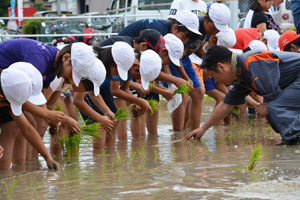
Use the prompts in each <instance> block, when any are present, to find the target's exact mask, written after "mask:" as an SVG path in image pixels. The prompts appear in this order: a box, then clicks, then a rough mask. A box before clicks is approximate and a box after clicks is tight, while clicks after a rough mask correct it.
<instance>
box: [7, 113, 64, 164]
mask: <svg viewBox="0 0 300 200" xmlns="http://www.w3.org/2000/svg"><path fill="white" fill-rule="evenodd" d="M12 116H13V118H14V121H15V122H16V124H17V125H18V127H19V128H20V129H21V132H22V134H23V135H24V137H25V138H26V139H27V140H28V142H29V143H30V144H31V145H32V146H33V147H34V148H35V149H36V150H37V151H38V152H39V153H40V154H41V155H42V156H43V158H44V159H45V160H46V162H47V165H48V168H49V169H58V168H59V164H58V163H57V162H55V161H54V160H53V159H52V158H51V155H50V153H49V152H48V150H47V148H46V147H45V145H44V143H43V141H42V139H41V137H40V135H39V133H38V132H37V131H36V129H35V128H34V127H33V126H32V125H31V124H30V123H29V121H28V120H27V119H26V117H25V116H24V114H21V115H20V116H14V115H12Z"/></svg>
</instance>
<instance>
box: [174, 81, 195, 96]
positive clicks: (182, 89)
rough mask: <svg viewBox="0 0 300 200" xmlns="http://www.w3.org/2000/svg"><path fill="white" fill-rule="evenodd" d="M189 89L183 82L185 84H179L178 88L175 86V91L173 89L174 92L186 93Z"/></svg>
mask: <svg viewBox="0 0 300 200" xmlns="http://www.w3.org/2000/svg"><path fill="white" fill-rule="evenodd" d="M190 91H191V89H190V88H189V86H188V85H187V84H186V83H185V84H182V85H181V86H179V88H177V89H176V90H175V91H174V94H184V95H185V94H187V93H189V92H190Z"/></svg>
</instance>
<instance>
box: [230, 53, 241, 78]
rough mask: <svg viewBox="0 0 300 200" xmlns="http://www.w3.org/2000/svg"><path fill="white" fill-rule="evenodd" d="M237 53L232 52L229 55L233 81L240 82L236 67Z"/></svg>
mask: <svg viewBox="0 0 300 200" xmlns="http://www.w3.org/2000/svg"><path fill="white" fill-rule="evenodd" d="M237 55H238V54H237V53H232V55H231V69H232V72H233V74H234V76H235V77H236V80H235V81H234V83H240V81H241V80H240V79H239V75H238V69H237Z"/></svg>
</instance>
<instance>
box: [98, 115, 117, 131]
mask: <svg viewBox="0 0 300 200" xmlns="http://www.w3.org/2000/svg"><path fill="white" fill-rule="evenodd" d="M99 123H100V125H101V127H102V128H104V129H105V130H106V131H112V130H113V128H114V125H115V123H114V121H112V120H111V119H110V117H108V116H102V117H101V120H100V121H99Z"/></svg>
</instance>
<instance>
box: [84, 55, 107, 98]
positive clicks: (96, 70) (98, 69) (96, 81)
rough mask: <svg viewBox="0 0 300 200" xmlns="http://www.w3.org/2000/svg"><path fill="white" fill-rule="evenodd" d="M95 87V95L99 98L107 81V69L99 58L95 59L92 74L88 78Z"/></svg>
mask: <svg viewBox="0 0 300 200" xmlns="http://www.w3.org/2000/svg"><path fill="white" fill-rule="evenodd" d="M88 78H89V79H90V80H91V81H92V82H93V85H94V95H95V96H98V95H99V92H100V89H99V88H100V86H101V85H102V83H103V82H104V81H105V78H106V69H105V67H104V65H103V63H102V62H101V60H99V59H98V58H96V59H95V65H94V66H93V69H92V73H91V74H90V75H89V77H88Z"/></svg>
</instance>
